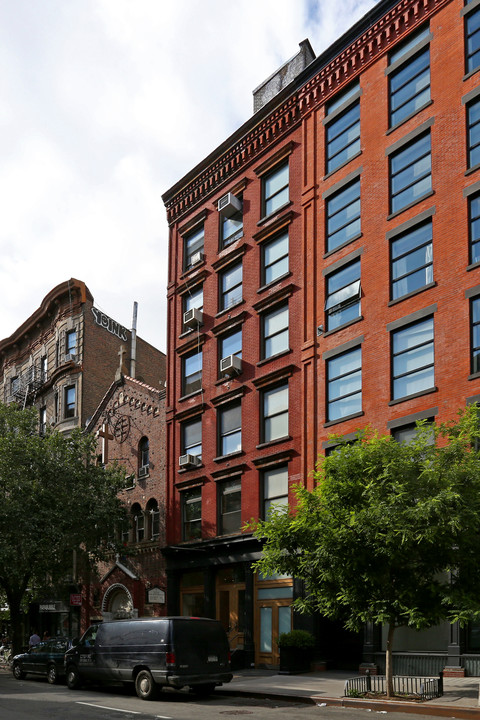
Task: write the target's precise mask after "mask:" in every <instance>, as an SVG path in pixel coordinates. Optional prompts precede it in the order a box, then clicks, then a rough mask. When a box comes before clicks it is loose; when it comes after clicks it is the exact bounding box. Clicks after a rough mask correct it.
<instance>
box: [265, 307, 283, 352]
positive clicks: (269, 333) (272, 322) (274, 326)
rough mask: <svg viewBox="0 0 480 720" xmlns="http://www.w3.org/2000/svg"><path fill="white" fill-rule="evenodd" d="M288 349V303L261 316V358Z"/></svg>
mask: <svg viewBox="0 0 480 720" xmlns="http://www.w3.org/2000/svg"><path fill="white" fill-rule="evenodd" d="M288 349H289V345H288V305H282V306H281V307H277V308H275V310H271V311H270V312H268V313H265V314H264V315H263V316H262V358H263V359H266V358H269V357H273V356H274V355H278V354H279V353H282V352H285V351H286V350H288Z"/></svg>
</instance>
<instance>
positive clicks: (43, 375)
mask: <svg viewBox="0 0 480 720" xmlns="http://www.w3.org/2000/svg"><path fill="white" fill-rule="evenodd" d="M47 370H48V360H47V356H46V355H42V357H41V358H40V379H41V381H42V382H45V380H46V379H47Z"/></svg>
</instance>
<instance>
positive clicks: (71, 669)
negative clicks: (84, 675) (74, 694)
mask: <svg viewBox="0 0 480 720" xmlns="http://www.w3.org/2000/svg"><path fill="white" fill-rule="evenodd" d="M80 685H81V680H80V673H79V672H78V670H77V668H76V667H75V665H69V666H68V668H67V686H68V688H69V690H76V689H77V688H79V687H80Z"/></svg>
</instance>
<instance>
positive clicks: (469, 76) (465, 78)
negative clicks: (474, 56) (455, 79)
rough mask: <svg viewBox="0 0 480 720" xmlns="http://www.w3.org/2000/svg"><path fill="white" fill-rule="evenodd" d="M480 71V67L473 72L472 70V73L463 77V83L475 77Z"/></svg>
mask: <svg viewBox="0 0 480 720" xmlns="http://www.w3.org/2000/svg"><path fill="white" fill-rule="evenodd" d="M479 70H480V65H479V66H478V67H476V68H474V69H473V70H470V72H468V73H467V74H466V75H464V76H463V82H465V80H468V79H469V78H471V77H472V75H475V73H477V72H478V71H479Z"/></svg>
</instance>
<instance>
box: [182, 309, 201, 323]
mask: <svg viewBox="0 0 480 720" xmlns="http://www.w3.org/2000/svg"><path fill="white" fill-rule="evenodd" d="M202 323H203V312H202V311H201V310H200V309H199V308H191V310H186V311H185V312H184V313H183V324H184V326H185V327H188V328H196V327H198V326H199V325H202Z"/></svg>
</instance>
